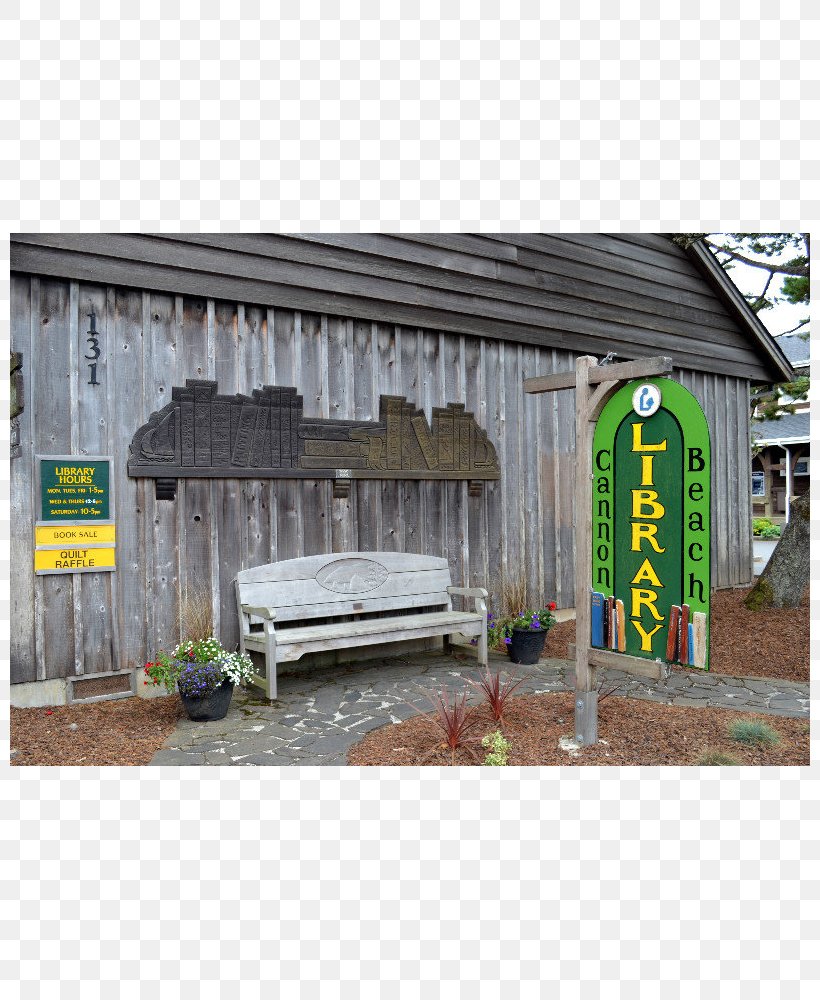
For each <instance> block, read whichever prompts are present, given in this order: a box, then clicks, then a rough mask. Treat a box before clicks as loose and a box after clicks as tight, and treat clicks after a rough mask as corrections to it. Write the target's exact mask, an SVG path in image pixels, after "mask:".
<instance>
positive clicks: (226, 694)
mask: <svg viewBox="0 0 820 1000" xmlns="http://www.w3.org/2000/svg"><path fill="white" fill-rule="evenodd" d="M232 696H233V682H232V681H223V682H222V683H221V684H220V685H219V687H218V688H217V689H216V690H215V691H212V692H211V693H210V694H206V695H205V696H204V697H202V698H192V697H191V696H190V695H187V694H183V693H182V691H180V692H179V697H180V699H181V700H182V704H183V707H184V708H185V711H186V713H187V715H188V718H189V719H192V720H193V721H194V722H214V721H216V720H217V719H224V718H225V716H226V715H227V714H228V708H229V706H230V704H231V698H232Z"/></svg>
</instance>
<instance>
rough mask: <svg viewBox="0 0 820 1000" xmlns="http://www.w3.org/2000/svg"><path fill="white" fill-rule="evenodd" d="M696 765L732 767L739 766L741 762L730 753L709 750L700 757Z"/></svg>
mask: <svg viewBox="0 0 820 1000" xmlns="http://www.w3.org/2000/svg"><path fill="white" fill-rule="evenodd" d="M695 763H696V764H697V765H698V767H731V766H737V765H739V764H740V761H739V760H736V759H735V758H734V757H732V756H731V755H730V754H728V753H720V752H718V751H714V750H707V751H706V752H705V753H702V754H701V755H700V757H698V759H697V760H696V761H695Z"/></svg>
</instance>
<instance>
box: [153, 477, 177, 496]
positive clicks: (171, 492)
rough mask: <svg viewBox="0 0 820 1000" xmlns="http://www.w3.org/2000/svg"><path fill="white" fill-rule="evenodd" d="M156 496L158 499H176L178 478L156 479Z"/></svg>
mask: <svg viewBox="0 0 820 1000" xmlns="http://www.w3.org/2000/svg"><path fill="white" fill-rule="evenodd" d="M155 483H156V485H155V489H154V496H155V497H156V499H157V500H176V496H177V481H176V479H159V478H157V479H156V480H155Z"/></svg>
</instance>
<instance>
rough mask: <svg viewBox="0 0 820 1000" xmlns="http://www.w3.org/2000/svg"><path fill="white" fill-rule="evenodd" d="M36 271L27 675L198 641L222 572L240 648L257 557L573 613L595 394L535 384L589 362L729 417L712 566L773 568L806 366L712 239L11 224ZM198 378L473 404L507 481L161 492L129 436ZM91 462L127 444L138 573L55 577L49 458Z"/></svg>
mask: <svg viewBox="0 0 820 1000" xmlns="http://www.w3.org/2000/svg"><path fill="white" fill-rule="evenodd" d="M11 271H12V275H11V341H12V343H11V349H12V351H13V352H19V355H20V357H19V359H18V360H19V361H20V368H19V372H20V376H19V381H20V383H21V389H22V397H21V398H22V399H23V400H24V408H23V410H22V412H21V413H20V414H19V415H18V416H17V417H15V418H14V421H13V428H12V435H13V442H14V451H13V455H14V456H16V457H13V459H12V463H11V510H12V525H13V527H12V566H13V581H12V588H11V680H12V684H17V683H21V682H32V681H38V680H46V679H63V678H67V677H68V678H75V679H76V678H77V677H84V678H87V676H88V675H99V674H105V675H110V674H111V673H112V672H115V671H117V670H120V669H122V670H125V669H134V668H139V667H141V666H142V665H143V664H144V663H145V661H146V660H148V659H150V658H152V656H153V655H154V654H155V653H156V652H157V651H158V650H159V649H163V648H164V649H168V648H169V647H170V646H172V645H173V643H174V642H175V641H176V640H177V638H178V630H179V626H178V599H177V595H178V592H179V590H180V589H182V590H185V589H186V588H191V587H192V586H197V585H198V586H201V587H203V588H204V589H205V591H206V593H207V594H208V595H209V597H210V600H211V603H212V607H213V613H214V619H215V623H216V627H217V630H218V633H219V635H220V637H221V639H222V640H223V642H224V643H225V644H226V645H227V646H232V645H233V644H235V643H236V641H237V637H238V625H237V612H236V607H235V603H234V593H233V589H232V586H231V581H232V580H233V578H234V576H235V575H236V572H237V571H238V570H239V569H242V568H245V567H250V566H254V565H259V564H262V563H266V562H270V561H272V560H280V559H288V558H293V557H297V556H302V555H309V554H312V553H323V552H332V551H348V550H365V551H378V550H394V551H395V550H398V551H409V552H421V553H429V554H437V555H445V556H446V557H447V558H448V559H449V562H450V568H451V572H452V577H453V581H454V583H456V584H457V585H473V586H474V585H484V586H487V587H488V589H489V590H490V591H491V592H494V593H495V594H498V593H499V590H500V586H501V584H502V581H504V580H507V581H514V580H515V579H516V578H517V577H519V576H523V577H524V578H525V580H526V583H527V587H528V591H529V595H530V599H531V600H533V601H540V600H543V599H553V600H555V601H557V603H558V606H559V607H561V608H567V607H572V606H573V605H574V604H575V601H576V595H575V590H574V574H573V558H574V556H573V544H574V533H573V519H574V511H573V481H574V467H575V455H574V447H575V444H574V437H575V427H574V416H575V415H574V400H573V394H572V392H560V393H555V394H551V395H550V397H549V398H544V397H538V396H533V395H527V394H525V393H524V391H523V385H522V383H523V381H524V379H525V378H526V377H529V376H533V375H540V374H547V373H549V372H554V371H560V370H571V369H572V368H573V365H574V360H575V358H576V357H577V356H579V355H581V354H594V355H596V356H597V357H599V358H602V357H603V356H604V355H606V354H607V353H608V352H610V351H614V352H615V353H616V354H617V360H619V361H625V360H629V359H634V358H639V357H647V356H653V355H669V356H671V357H672V359H673V361H674V365H675V369H674V377H675V378H676V379H678V380H679V381H680V382H681V383H682V384H683V385H685V386H686V387H687V388H688V389H689V390H690V391H691V392H692V393H694V395H695V396H696V397H697V398H698V399H699V400H700V402H701V404H702V406H703V408H704V411H705V413H706V416H707V419H708V422H709V427H710V434H711V440H712V458H713V469H712V474H713V490H712V504H713V509H712V524H713V527H712V564H711V565H712V583H713V585H714V586H716V587H729V586H736V585H740V584H745V583H747V582H749V581H750V579H751V576H752V551H751V538H750V532H749V523H750V519H751V516H752V509H751V496H750V491H749V485H748V484H749V482H750V480H751V447H750V437H749V418H748V415H749V409H748V407H749V391H750V385H752V384H761V383H773V382H782V381H784V380H788V379H790V378H791V377H793V371H792V369H791V367H790V366H789V363H788V361H787V359H786V357H785V356H784V355H783V353H782V351H781V350H780V349H779V347H778V345H777V343H776V342H775V341H774V340H773V339H772V338H771V337H770V336H769V334H768V333H767V332H766V330H765V328H764V327H763V326H762V324H761V323H760V321H759V320H758V319H757V317H756V316H755V315H754V314H753V313H752V312H751V311H750V309H749V308H748V306H747V304H746V303H745V301H744V299H743V297H742V295H740V293H739V292H738V291H737V289H736V288H735V286H734V285H733V284H732V282H731V281H730V279H729V278H728V277H727V276H726V274H725V273H724V271H723V270H722V268H721V267H720V266H719V264H718V263H717V261H716V260H715V258H714V257H713V256H712V255H711V254H710V253H709V251H708V250H706V249H704V248H703V247H702V246H700V245H696V246H694V247H692V248H690V250H688V251H683V250H681V249H680V248H679V247H677V246H676V245H675V244H674V243H672V242H671V240H670V239H669V238H668V237H665V236H662V235H651V234H640V235H627V234H624V235H591V234H558V235H542V234H481V235H464V234H406V235H401V236H393V235H381V234H377V235H370V234H318V235H291V236H283V235H271V236H263V235H222V234H193V235H187V236H159V235H156V236H143V235H91V234H82V235H75V234H31V235H18V236H13V237H12V240H11ZM92 314H93V316H94V320H93V323H94V324H95V327H94V334H93V336H90V330H91V327H90V324H91V323H92V320H91V319H90V317H91V315H92ZM91 366H94V367H93V368H92V367H91ZM187 379H211V380H216V381H218V384H219V391H220V393H231V394H232V393H237V392H241V393H244V394H248V395H250V394H251V392H252V390H254V389H261V388H262V386H264V385H275V386H294V387H296V389H297V391H298V393H299V394H301V396H302V397H303V416H304V419H305V420H306V421H314V423H316V424H318V423H320V422H322V421H325V422H327V421H332V420H340V421H348V422H356V421H375V420H376V419H378V417H379V397H380V395H381V394H387V395H393V396H405V397H406V398H407V400H408V403H409V404H414V405H415V406H417V407H419V408H420V409H421V410H422V411H423V414H424V416H425V418H426V420H427V421H428V422H430V421H431V420H432V419H433V416H432V411H433V408H434V407H445V406H446V404H448V403H455V404H460V405H464V406H465V407H466V411H467V412H468V413H473V414H475V417H476V421H477V423H478V425H479V427H480V428H482V429H483V430H484V431H486V434H487V438H488V440H489V441H490V443H491V444H492V445H493V447H494V449H495V453H496V454H497V459H498V463H499V465H500V469H501V478H500V480H496V481H488V482H485V483H484V485H483V488H482V489H481V490H480V495H478V491H477V490H475V489H473V487H472V486H471V484H470V483H469V482H468V480H467V479H462V480H461V481H457V482H454V481H452V480H450V481H437V480H419V479H413V478H405V479H400V478H397V479H393V480H387V479H385V480H382V481H372V480H360V481H356V480H355V479H354V480H353V482H352V485H351V486H350V489H349V493H348V494H347V495H344V491H343V490H341V491H339V494H341V495H339V494H337V491H336V490H335V489H334V485H333V481H332V480H331V479H310V478H307V477H306V476H305V475H304V473H303V476H302V478H294V479H253V478H242V479H229V478H218V479H208V478H199V479H195V478H194V479H191V478H189V479H180V480H179V485H178V488H177V490H176V493H175V496H174V499H172V500H171V499H162V498H161V497H162V496H165V495H167V493H165V492H163V490H162V489H160V490H159V493H158V492H157V491H155V485H156V483H158V482H159V480H157V481H156V482H155V481H154V480H151V479H145V478H132V477H130V476H129V475H128V474H127V461H128V450H129V444H130V443H131V441H132V438H133V437H134V435H135V433H136V432H137V430H138V429H139V428H140V427H142V426H143V425H145V424H146V422H147V421H148V419H149V417H150V416H151V414H152V413H154V412H156V411H159V410H160V409H162V408H163V407H164V406H165V405H166V403H168V402H170V399H171V395H172V388H173V387H180V386H184V385H185V382H186V380H187ZM276 398H277V399H279V398H280V397H278V396H277V397H276ZM181 405H183V406H185V405H189V406H192V407H196V406H197V405H198V404H197V402H195V401H194V402H190V403H187V404H185V403H183V404H181ZM396 405H398V404H396ZM189 412H190V411H189ZM224 419H225V420H227V419H228V418H227V417H225V418H224ZM266 419H267V418H266ZM271 419H272V418H271ZM419 426H420V425H419ZM163 433H167V434H171V433H174V431H173V428H172V427H171V423H170V418H169V421H167V422H166V424H165V425H164V430H163ZM345 433H348V432H347V431H346V432H345ZM350 433H352V431H351V432H350ZM470 433H473V432H470ZM220 446H221V447H224V442H223V443H222V445H220ZM214 447H216V446H214ZM317 447H318V446H317ZM249 454H250V453H249ZM68 455H72V456H76V457H77V458H80V459H81V458H82V457H83V456H93V455H96V456H110V458H111V494H110V499H111V512H110V513H111V519H112V520H113V521H114V522H115V524H116V570H115V571H114V572H94V571H92V572H87V573H82V574H81V573H68V574H58V575H35V573H34V551H33V549H34V529H35V523H36V522H37V521H38V518H39V507H38V505H39V503H40V495H39V490H40V484H39V483H38V482H37V475H36V471H37V466H36V457H37V456H68ZM249 461H250V460H249ZM250 464H252V462H251V463H250ZM581 516H588V515H587V513H586V512H583V513H582V515H581ZM397 648H398V647H397ZM86 683H87V682H86ZM103 687H104V685H102V684H100V686H99V690H100V691H101V690H103ZM94 689H95V688H94V686H93V685H88V684H87V688H86V690H87V691H88V690H94Z"/></svg>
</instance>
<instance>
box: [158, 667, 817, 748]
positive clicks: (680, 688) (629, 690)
mask: <svg viewBox="0 0 820 1000" xmlns="http://www.w3.org/2000/svg"><path fill="white" fill-rule="evenodd" d="M499 668H500V669H511V670H512V671H514V673H515V675H516V676H517V677H521V676H524V678H525V679H524V682H523V683H522V684H521V686H520V687H519V688H518V690H517V691H516V694H529V693H540V692H545V691H565V690H571V689H572V688H573V686H574V677H573V665H572V663H571V662H570V661H568V660H542V661H541V662H540V663H539V664H537V665H535V666H531V667H525V666H520V665H517V664H510V663H509V661H508V660H507V658H506V657H505V656H501V655H499V654H495V653H491V654H490V669H491V671H495V670H497V669H499ZM476 671H477V664H476V662H475V660H474V659H473V658H472V657H470V656H464V655H458V654H456V655H445V654H442V653H441V652H431V653H414V654H412V655H409V656H399V657H391V658H389V659H384V660H381V661H379V660H370V661H366V662H363V663H361V664H351V665H349V666H347V667H338V666H336V667H321V668H316V669H314V670H312V671H307V670H305V671H303V672H302V673H294V674H290V675H288V674H284V675H280V676H279V679H278V689H279V698H278V700H277V701H276V702H274V703H273V704H272V705H271V704H269V703H268V702H267V701H266V700H264V698H263V696H262V692H261V691H259V690H257V689H256V688H248V689H244V688H237V689H236V690H235V691H234V696H233V700H232V702H231V707H230V710H229V711H228V715H227V716H226V717H225V718H224V719H222V720H221V721H219V722H191V721H190V720H188V719H183V720H181V721H180V723H179V724H178V726H177V728H176V730H175V731H174V733H172V734H171V736H170V737H169V738H168V739H167V740H166V741H165V744H164V746H163V747H161V748H160V749H159V750H158V751H157V753H156V754H155V755H154V757H153V759H152V761H151V764H152V765H203V764H205V765H213V764H221V765H251V766H254V765H255V766H259V765H274V764H283V765H293V764H296V765H300V766H304V765H323V764H326V765H339V764H345V762H346V754H347V751H348V749H349V748H350V747H351V746H352V745H353V744H354V743H357V742H358V741H359V740H360V739H361V738H362V736H363V735H364V734H365V733H366V732H368V731H369V730H371V729H377V728H378V727H379V726H384V725H387V724H388V723H390V722H400V721H402V720H403V719H406V718H408V717H409V716H410V715H413V714H415V713H414V709H413V707H411V706H416V707H417V708H419V709H420V710H421V711H423V712H428V711H430V709H431V706H430V703H429V701H428V699H427V697H426V694H425V692H430V693H432V692H433V691H434V690H435V689H436V688H441V687H442V686H446V687H448V688H450V689H451V690H452V689H455V690H458V691H460V690H463V689H464V688H465V687H467V685H466V682H465V680H464V678H465V677H472V678H474V677H475V676H476ZM599 677H600V679H601V682H602V685H601V686H602V689H603V690H604V691H606V690H608V689H609V688H610V687H611V686H612V685H617V686H618V691H617V694H619V695H626V696H628V697H630V698H642V699H646V700H649V701H658V702H663V703H665V704H670V705H690V706H698V707H720V708H733V709H739V710H747V711H750V712H763V713H768V714H771V715H785V716H791V717H794V718H805V719H808V717H809V685H808V683H800V682H795V681H785V680H770V679H765V678H753V677H744V678H741V677H730V676H727V675H722V674H711V673H710V674H695V673H690V672H675V673H673V674H672V675H671V676H670V677H669V679H668V680H666V681H652V680H648V679H646V678H643V677H633V676H631V675H629V674H624V673H621V672H620V671H615V670H606V671H600V672H599Z"/></svg>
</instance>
